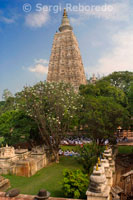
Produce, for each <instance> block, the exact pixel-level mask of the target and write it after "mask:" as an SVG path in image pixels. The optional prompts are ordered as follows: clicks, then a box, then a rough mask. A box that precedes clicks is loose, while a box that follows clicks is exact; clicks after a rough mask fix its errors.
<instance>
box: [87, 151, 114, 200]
mask: <svg viewBox="0 0 133 200" xmlns="http://www.w3.org/2000/svg"><path fill="white" fill-rule="evenodd" d="M114 172H115V162H114V159H113V156H112V149H111V148H108V149H106V150H105V151H104V152H103V159H101V160H100V159H98V163H97V164H96V166H94V169H93V173H92V174H91V176H90V184H89V188H88V190H87V192H86V195H87V200H110V199H111V195H110V192H111V187H112V184H113V173H114Z"/></svg>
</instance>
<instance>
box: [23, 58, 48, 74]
mask: <svg viewBox="0 0 133 200" xmlns="http://www.w3.org/2000/svg"><path fill="white" fill-rule="evenodd" d="M48 63H49V61H48V60H46V59H42V58H41V59H35V60H34V64H33V65H32V66H29V67H24V66H23V67H22V69H23V70H28V71H30V72H33V73H35V74H36V75H37V76H38V75H44V74H47V73H48Z"/></svg>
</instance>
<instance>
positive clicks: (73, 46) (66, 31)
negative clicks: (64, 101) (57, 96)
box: [47, 9, 87, 89]
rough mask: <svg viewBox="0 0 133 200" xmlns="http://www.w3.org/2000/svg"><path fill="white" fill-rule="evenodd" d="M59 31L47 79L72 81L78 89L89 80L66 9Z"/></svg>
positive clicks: (51, 80) (55, 39) (55, 37)
mask: <svg viewBox="0 0 133 200" xmlns="http://www.w3.org/2000/svg"><path fill="white" fill-rule="evenodd" d="M59 31H60V32H59V33H56V34H55V36H54V41H53V46H52V52H51V57H50V62H49V68H48V75H47V81H48V82H67V83H71V84H72V85H73V86H74V88H75V89H78V88H79V86H80V85H81V84H86V83H87V81H86V77H85V73H84V67H83V63H82V58H81V55H80V50H79V47H78V42H77V40H76V37H75V35H74V33H73V31H72V27H71V25H70V23H69V19H68V17H67V13H66V10H65V9H64V13H63V18H62V23H61V26H60V27H59Z"/></svg>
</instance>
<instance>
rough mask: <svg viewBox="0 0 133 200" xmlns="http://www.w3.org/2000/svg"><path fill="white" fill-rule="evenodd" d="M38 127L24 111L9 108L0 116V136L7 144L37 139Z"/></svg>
mask: <svg viewBox="0 0 133 200" xmlns="http://www.w3.org/2000/svg"><path fill="white" fill-rule="evenodd" d="M37 133H38V128H37V125H36V124H35V122H34V121H33V120H32V119H31V118H30V117H28V116H27V115H26V114H25V113H24V112H21V111H19V110H9V111H6V112H5V113H3V114H1V116H0V136H2V137H3V138H4V139H5V140H4V141H5V143H7V144H9V145H14V144H18V143H19V142H25V141H26V142H27V141H28V140H29V139H34V140H35V139H37Z"/></svg>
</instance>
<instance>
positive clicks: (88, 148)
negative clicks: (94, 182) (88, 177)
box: [77, 142, 104, 174]
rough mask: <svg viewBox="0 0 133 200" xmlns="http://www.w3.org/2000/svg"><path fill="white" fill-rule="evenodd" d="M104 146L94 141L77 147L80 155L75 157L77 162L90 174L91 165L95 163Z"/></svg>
mask: <svg viewBox="0 0 133 200" xmlns="http://www.w3.org/2000/svg"><path fill="white" fill-rule="evenodd" d="M103 150H104V147H102V146H99V145H97V144H96V143H94V142H93V143H92V144H86V145H83V147H82V148H81V147H79V149H78V153H79V154H80V156H78V157H77V160H78V161H79V163H81V164H82V165H83V167H84V170H85V171H86V172H87V173H89V174H91V173H92V169H93V166H94V165H95V164H96V163H97V159H98V157H100V154H101V153H102V152H103Z"/></svg>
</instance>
